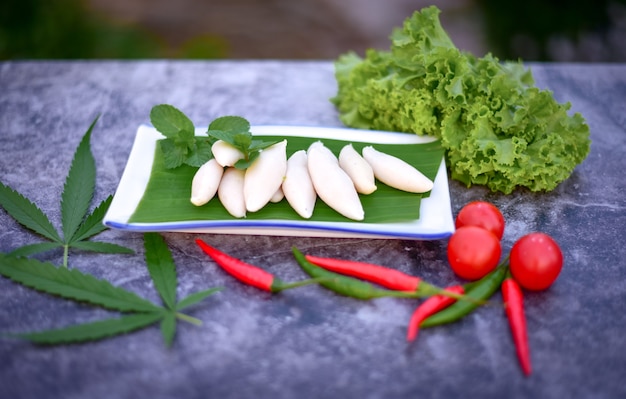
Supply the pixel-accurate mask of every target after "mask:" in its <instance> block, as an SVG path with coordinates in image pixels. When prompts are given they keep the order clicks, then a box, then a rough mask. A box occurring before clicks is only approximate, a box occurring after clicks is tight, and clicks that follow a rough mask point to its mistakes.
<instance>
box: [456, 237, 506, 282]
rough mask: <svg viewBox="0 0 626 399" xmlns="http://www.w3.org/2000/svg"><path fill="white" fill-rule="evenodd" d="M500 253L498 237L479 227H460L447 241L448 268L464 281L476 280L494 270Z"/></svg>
mask: <svg viewBox="0 0 626 399" xmlns="http://www.w3.org/2000/svg"><path fill="white" fill-rule="evenodd" d="M501 252H502V248H501V247H500V240H499V239H498V237H496V236H495V235H494V234H493V233H492V232H490V231H488V230H485V229H483V228H481V227H476V226H464V227H461V228H459V229H457V230H456V231H455V232H454V234H452V237H450V240H449V241H448V261H449V262H450V266H451V267H452V270H453V271H454V273H456V274H457V275H458V276H459V277H461V278H464V279H466V280H478V279H479V278H481V277H484V276H485V275H486V274H487V273H489V272H490V271H492V270H493V269H495V267H496V266H498V262H499V260H500V254H501Z"/></svg>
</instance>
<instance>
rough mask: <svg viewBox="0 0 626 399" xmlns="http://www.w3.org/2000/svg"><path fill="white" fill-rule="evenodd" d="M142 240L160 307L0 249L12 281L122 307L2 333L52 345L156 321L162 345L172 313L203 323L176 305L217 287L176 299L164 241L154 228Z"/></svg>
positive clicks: (0, 270)
mask: <svg viewBox="0 0 626 399" xmlns="http://www.w3.org/2000/svg"><path fill="white" fill-rule="evenodd" d="M144 246H145V258H146V263H147V266H148V271H149V273H150V276H151V278H152V280H153V282H154V286H155V288H156V289H157V291H158V292H159V294H160V296H161V298H162V300H163V303H164V304H165V306H164V307H163V306H159V305H155V304H153V303H152V302H150V301H147V300H145V299H143V298H141V297H139V296H137V295H136V294H134V293H133V292H131V291H127V290H125V289H123V288H120V287H116V286H114V285H112V284H111V283H109V282H108V281H106V280H101V279H97V278H96V277H94V276H92V275H89V274H85V273H82V272H81V271H79V270H77V269H68V268H64V267H56V266H54V265H53V264H51V263H47V262H41V261H39V260H36V259H29V258H22V257H15V256H10V255H8V254H2V253H0V274H1V275H3V276H5V277H7V278H9V279H11V280H13V281H15V282H17V283H20V284H22V285H25V286H27V287H30V288H34V289H36V290H38V291H42V292H45V293H48V294H52V295H56V296H59V297H62V298H66V299H70V300H74V301H78V302H84V303H88V304H91V305H95V306H99V307H102V308H105V309H109V310H116V311H119V312H122V315H121V316H120V317H114V318H111V319H106V320H99V321H95V322H88V323H84V324H78V325H73V326H69V327H63V328H58V329H52V330H46V331H36V332H27V333H4V334H2V335H3V336H6V337H15V338H21V339H26V340H29V341H31V342H34V343H38V344H47V345H55V344H64V343H75V342H85V341H93V340H98V339H103V338H106V337H110V336H114V335H119V334H124V333H128V332H132V331H135V330H139V329H141V328H145V327H148V326H150V325H152V324H154V323H157V322H160V324H161V333H162V335H163V339H164V341H165V344H166V346H168V347H170V346H171V345H172V342H173V340H174V336H175V334H176V320H177V319H180V320H184V321H187V322H190V323H192V324H195V325H201V324H202V322H201V321H200V320H198V319H196V318H194V317H191V316H189V315H186V314H184V313H181V311H182V310H183V309H186V308H188V307H189V306H191V305H194V304H196V303H198V302H200V301H202V300H203V299H205V298H207V297H208V296H210V295H212V294H214V293H216V292H218V291H220V290H221V289H222V288H221V287H217V288H211V289H207V290H203V291H199V292H196V293H193V294H191V295H189V296H187V297H186V298H184V299H182V300H181V301H179V302H176V287H177V279H176V266H175V264H174V261H173V259H172V255H171V252H170V251H169V248H168V247H167V244H166V243H165V241H164V240H163V238H162V237H161V236H160V235H159V234H158V233H146V234H145V235H144Z"/></svg>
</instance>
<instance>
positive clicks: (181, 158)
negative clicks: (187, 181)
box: [159, 138, 188, 169]
mask: <svg viewBox="0 0 626 399" xmlns="http://www.w3.org/2000/svg"><path fill="white" fill-rule="evenodd" d="M159 146H160V147H161V151H162V152H163V162H164V164H165V167H166V168H167V169H174V168H177V167H179V166H180V165H182V164H183V163H184V162H185V159H186V158H187V151H188V148H187V146H180V145H177V144H176V142H175V141H174V139H169V138H168V139H164V140H160V141H159Z"/></svg>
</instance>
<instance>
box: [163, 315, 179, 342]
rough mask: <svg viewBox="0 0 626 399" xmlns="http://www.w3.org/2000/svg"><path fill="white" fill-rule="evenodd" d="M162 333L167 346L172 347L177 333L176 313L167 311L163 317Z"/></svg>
mask: <svg viewBox="0 0 626 399" xmlns="http://www.w3.org/2000/svg"><path fill="white" fill-rule="evenodd" d="M161 335H163V341H165V346H167V347H168V348H169V347H171V346H172V343H173V342H174V336H175V335H176V315H175V314H174V313H172V312H168V313H165V315H164V316H163V319H161Z"/></svg>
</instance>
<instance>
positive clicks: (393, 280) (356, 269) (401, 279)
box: [306, 255, 423, 291]
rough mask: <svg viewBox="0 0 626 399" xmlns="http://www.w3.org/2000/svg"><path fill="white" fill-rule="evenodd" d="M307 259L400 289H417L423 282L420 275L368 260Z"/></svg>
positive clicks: (329, 268) (319, 264)
mask: <svg viewBox="0 0 626 399" xmlns="http://www.w3.org/2000/svg"><path fill="white" fill-rule="evenodd" d="M306 259H307V260H308V261H309V262H311V263H313V264H314V265H317V266H319V267H322V268H324V269H326V270H330V271H333V272H335V273H340V274H345V275H348V276H352V277H357V278H360V279H363V280H367V281H369V282H372V283H376V284H379V285H382V286H383V287H387V288H390V289H392V290H398V291H417V290H418V288H419V286H420V284H422V283H423V281H422V279H421V278H419V277H415V276H411V275H408V274H406V273H403V272H401V271H399V270H395V269H390V268H387V267H384V266H379V265H374V264H371V263H366V262H357V261H351V260H342V259H333V258H320V257H317V256H311V255H306Z"/></svg>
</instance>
